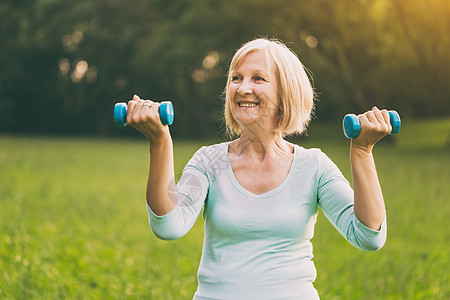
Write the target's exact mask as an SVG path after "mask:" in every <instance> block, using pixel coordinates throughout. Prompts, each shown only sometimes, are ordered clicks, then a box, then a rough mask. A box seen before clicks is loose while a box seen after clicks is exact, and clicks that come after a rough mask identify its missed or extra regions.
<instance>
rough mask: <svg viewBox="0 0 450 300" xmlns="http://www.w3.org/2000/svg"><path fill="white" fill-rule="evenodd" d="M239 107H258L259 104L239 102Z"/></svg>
mask: <svg viewBox="0 0 450 300" xmlns="http://www.w3.org/2000/svg"><path fill="white" fill-rule="evenodd" d="M238 105H239V107H256V106H258V105H259V103H255V102H238Z"/></svg>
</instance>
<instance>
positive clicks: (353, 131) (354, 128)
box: [342, 110, 402, 139]
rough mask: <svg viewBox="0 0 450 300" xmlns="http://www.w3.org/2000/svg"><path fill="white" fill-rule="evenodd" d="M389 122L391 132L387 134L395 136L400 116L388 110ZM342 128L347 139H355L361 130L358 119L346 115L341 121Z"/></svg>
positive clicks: (398, 127)
mask: <svg viewBox="0 0 450 300" xmlns="http://www.w3.org/2000/svg"><path fill="white" fill-rule="evenodd" d="M388 112H389V120H390V122H391V126H392V131H391V132H390V133H389V134H396V133H397V132H399V131H400V127H401V125H402V124H401V120H400V115H399V114H398V113H397V112H396V111H395V110H390V111H388ZM342 128H343V129H344V134H345V136H346V137H347V138H348V139H352V138H356V137H358V135H359V131H360V130H361V124H360V123H359V119H358V117H357V116H356V115H355V114H347V115H345V117H344V120H343V121H342Z"/></svg>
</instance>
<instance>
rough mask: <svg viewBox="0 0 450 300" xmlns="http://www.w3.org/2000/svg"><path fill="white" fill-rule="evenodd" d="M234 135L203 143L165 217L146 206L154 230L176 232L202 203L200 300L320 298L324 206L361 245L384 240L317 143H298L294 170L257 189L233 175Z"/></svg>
mask: <svg viewBox="0 0 450 300" xmlns="http://www.w3.org/2000/svg"><path fill="white" fill-rule="evenodd" d="M228 145H229V142H226V143H221V144H216V145H212V146H207V147H202V148H201V149H200V150H198V151H197V152H196V153H195V155H194V156H193V157H192V159H191V160H190V161H189V162H188V164H187V165H186V167H185V168H184V170H183V173H182V176H181V178H180V180H179V182H178V184H177V188H178V195H179V201H178V204H177V205H176V207H175V208H174V209H173V210H172V211H171V212H170V213H168V214H166V215H164V216H157V215H155V214H154V213H153V212H152V211H151V209H150V208H149V207H148V205H147V208H148V212H149V221H150V225H151V228H152V230H153V232H154V233H155V234H156V236H158V237H159V238H162V239H169V240H170V239H177V238H180V237H182V236H183V235H185V234H186V233H187V232H188V231H189V230H190V229H191V228H192V226H193V225H194V223H195V221H196V219H197V218H198V216H199V215H200V212H201V211H202V208H203V218H204V220H205V225H204V226H205V227H204V243H203V252H202V257H201V262H200V266H199V269H198V289H197V291H196V293H195V295H194V299H195V300H206V299H233V300H237V299H246V300H248V299H258V300H264V299H267V300H274V299H319V297H318V295H317V292H316V290H315V289H314V287H313V284H312V283H313V282H314V280H315V278H316V269H315V266H314V263H313V261H312V258H313V248H312V244H311V242H310V240H311V239H312V238H313V235H314V225H315V223H316V219H317V212H318V208H319V207H320V208H321V209H322V211H323V212H324V215H325V216H326V217H327V218H328V219H329V220H330V222H331V223H332V224H333V225H334V226H335V227H336V229H337V230H338V231H339V232H340V233H341V234H342V235H343V236H344V237H345V238H346V239H347V240H348V241H349V242H350V243H351V244H352V245H354V246H355V247H357V248H359V249H362V250H367V251H373V250H377V249H379V248H381V247H382V246H383V244H384V243H385V240H386V218H385V220H384V222H383V224H382V226H381V229H380V230H379V231H374V230H372V229H370V228H368V227H366V226H365V225H364V224H362V223H361V222H360V221H359V220H358V219H357V218H356V217H355V214H354V212H353V191H352V189H351V187H350V185H349V183H348V181H347V180H346V179H345V178H344V176H343V175H342V173H341V172H340V171H339V169H338V168H337V167H336V165H335V164H334V163H333V162H332V161H331V160H330V159H329V158H328V157H327V156H326V155H325V154H324V153H322V152H321V151H320V150H319V149H304V148H302V147H300V146H297V145H295V146H294V159H293V162H292V165H291V169H290V171H289V174H288V175H287V177H286V178H285V180H284V181H283V182H282V183H281V184H280V185H279V186H278V187H276V188H275V189H273V190H271V191H269V192H266V193H263V194H258V195H256V194H253V193H251V192H249V191H248V190H246V189H245V188H243V187H242V186H241V185H240V184H239V182H238V181H237V180H236V178H235V177H234V174H233V171H232V169H231V164H230V161H229V159H228Z"/></svg>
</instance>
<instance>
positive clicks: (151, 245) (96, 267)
mask: <svg viewBox="0 0 450 300" xmlns="http://www.w3.org/2000/svg"><path fill="white" fill-rule="evenodd" d="M329 128H331V126H325V125H315V124H314V123H313V124H312V127H311V131H310V137H308V138H306V139H302V140H299V141H298V142H299V143H302V144H305V145H306V146H307V147H320V148H322V149H323V150H324V151H325V152H326V153H327V154H328V155H329V156H330V157H331V158H332V159H333V160H334V161H335V162H336V164H337V165H338V166H339V167H340V168H341V170H342V171H343V172H344V174H345V175H346V176H347V177H348V178H350V177H349V174H350V167H349V161H348V142H347V141H346V140H345V138H343V136H340V137H339V135H337V134H336V133H337V129H334V131H333V132H329ZM427 129H428V130H427ZM430 129H432V130H430ZM339 133H340V132H339ZM340 134H341V135H342V133H340ZM449 134H450V120H449V119H447V120H439V121H421V122H407V121H404V124H403V128H402V130H401V132H400V134H399V135H397V136H395V137H394V138H393V143H382V144H380V145H379V146H377V147H376V150H375V157H376V162H377V168H378V172H379V177H380V181H381V183H382V186H383V191H384V196H385V200H386V206H387V210H388V240H387V243H386V245H385V246H384V248H383V249H381V250H380V251H377V252H373V253H368V252H362V251H360V250H357V249H355V248H353V247H352V246H350V245H349V244H348V243H347V242H346V241H345V240H344V239H343V238H342V237H341V236H340V235H339V234H338V232H337V231H336V230H335V229H334V228H333V227H332V226H331V225H330V223H329V222H328V221H327V220H326V218H325V217H324V216H323V215H322V214H320V216H319V220H318V223H317V225H316V236H315V237H314V239H313V244H314V254H315V258H314V260H315V263H316V267H317V269H318V278H317V280H316V282H315V286H316V288H317V289H318V290H319V293H320V295H321V297H322V299H449V298H450V287H449V285H448V283H449V282H450V278H449V272H448V270H450V259H449V257H450V250H449V244H448V241H449V240H450V234H449V221H448V219H449V215H450V204H449V201H448V200H449V194H450V185H449V183H450V171H449V166H450V148H449V147H450V146H449ZM202 144H205V143H203V142H181V141H180V142H175V163H176V173H177V174H179V173H180V172H181V169H182V168H183V166H184V164H185V163H186V162H187V160H188V159H189V158H190V157H191V155H192V154H193V153H194V151H195V150H196V149H197V148H198V147H199V146H201V145H202ZM147 165H148V153H147V144H146V142H145V141H143V140H139V141H130V140H123V141H118V140H103V139H85V138H43V137H41V138H34V137H10V136H3V137H0V299H191V298H192V295H193V293H194V291H195V289H196V284H197V283H196V281H197V279H196V272H197V267H198V263H199V260H200V255H201V247H202V238H203V229H202V225H203V224H202V220H201V219H200V220H199V221H198V222H197V224H196V225H195V227H194V228H193V230H192V231H191V232H190V233H189V234H188V235H186V236H185V237H183V238H182V239H180V240H177V241H171V242H167V241H161V240H158V239H157V238H156V237H154V235H153V234H152V232H151V230H150V228H149V226H148V222H147V212H146V209H145V200H144V192H145V182H146V176H147V167H148V166H147Z"/></svg>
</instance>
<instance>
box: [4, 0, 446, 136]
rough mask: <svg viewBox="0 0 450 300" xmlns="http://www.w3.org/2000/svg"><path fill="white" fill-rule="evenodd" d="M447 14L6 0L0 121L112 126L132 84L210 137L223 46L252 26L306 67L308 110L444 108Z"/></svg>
mask: <svg viewBox="0 0 450 300" xmlns="http://www.w3.org/2000/svg"><path fill="white" fill-rule="evenodd" d="M449 20H450V4H448V2H447V1H445V0H433V1H421V0H411V1H408V2H405V1H401V0H392V1H386V0H359V1H355V0H340V1H329V0H310V1H306V0H285V1H281V0H278V1H269V2H267V1H262V0H246V1H237V0H229V1H217V0H197V1H187V0H176V1H165V0H146V1H144V0H129V1H125V0H96V1H86V0H80V1H69V0H29V1H20V0H4V1H2V2H1V3H0V36H1V42H0V109H1V111H2V115H1V117H0V128H1V129H0V130H1V131H3V132H10V133H53V134H55V133H56V134H58V133H61V134H62V133H77V134H101V135H108V134H120V131H118V130H115V129H114V128H113V126H112V116H111V115H112V107H113V105H114V103H115V102H119V101H128V100H129V99H131V97H132V96H133V94H138V95H140V96H141V97H143V98H150V99H153V100H156V101H160V100H166V99H171V100H172V101H173V103H174V106H175V111H176V116H175V123H174V125H173V126H172V132H173V134H174V135H178V136H191V137H192V136H196V137H210V136H211V135H212V134H217V132H218V130H217V128H218V127H219V126H221V124H222V119H221V118H222V116H221V113H222V91H223V88H224V85H225V80H226V70H227V67H228V63H229V61H230V59H231V56H232V55H233V53H234V51H235V50H236V49H237V48H239V46H240V45H241V44H242V43H244V42H246V41H248V40H250V39H253V38H255V37H258V36H267V37H276V38H279V39H281V40H283V41H284V42H286V43H288V44H289V45H290V47H291V48H292V49H293V50H294V51H295V52H296V53H297V54H298V56H299V57H300V59H301V60H302V62H303V63H304V64H305V66H306V67H307V68H308V69H309V70H310V71H311V73H312V80H313V81H314V87H315V89H316V92H317V94H318V100H319V101H318V103H317V110H316V114H317V115H318V117H319V118H320V119H329V118H334V119H338V118H341V116H342V115H343V114H344V113H347V112H350V111H353V112H360V111H364V110H367V109H370V108H371V107H372V106H374V105H378V106H380V107H387V108H395V109H397V110H398V111H399V112H400V113H401V115H402V116H405V117H428V116H439V115H446V116H448V115H449V105H448V99H449V98H450V85H449V84H448V80H449V78H450V71H449V70H450V68H448V66H450V55H449V53H450V38H449V36H448V32H449V31H450V21H449ZM122 132H124V131H122ZM125 132H126V133H127V134H128V133H129V131H128V132H127V131H125Z"/></svg>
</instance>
